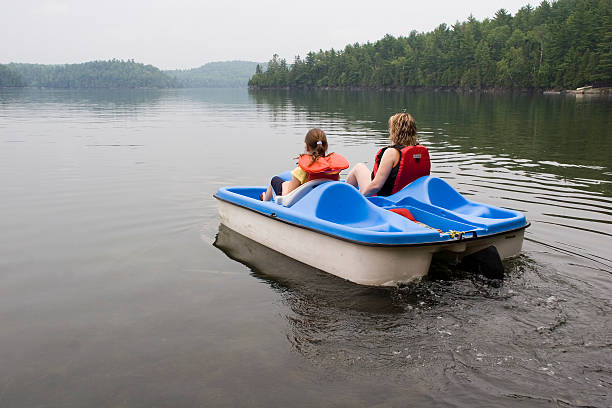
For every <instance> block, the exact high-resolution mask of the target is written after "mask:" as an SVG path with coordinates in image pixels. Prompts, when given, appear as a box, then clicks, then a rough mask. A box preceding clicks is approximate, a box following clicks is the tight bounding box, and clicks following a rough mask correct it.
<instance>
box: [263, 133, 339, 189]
mask: <svg viewBox="0 0 612 408" xmlns="http://www.w3.org/2000/svg"><path fill="white" fill-rule="evenodd" d="M304 144H305V149H306V152H307V153H306V154H302V155H300V157H299V160H298V166H297V167H296V168H295V169H293V171H292V172H291V180H288V181H285V180H284V179H282V178H281V177H279V176H274V177H273V178H272V180H271V181H270V185H269V186H268V189H267V190H266V191H265V192H264V193H261V196H260V199H261V200H263V201H269V200H271V199H272V196H273V193H274V194H276V195H286V194H289V193H290V192H292V191H293V190H295V189H296V188H298V187H299V186H301V185H302V184H304V183H305V182H307V181H310V180H315V179H319V178H326V179H330V180H339V178H340V171H342V170H344V169H346V168H348V166H349V164H348V161H347V160H346V159H345V158H344V157H343V156H341V155H339V154H337V153H330V154H328V155H327V156H326V155H325V153H326V152H327V136H325V132H323V131H322V130H321V129H318V128H315V129H310V130H309V131H308V133H306V137H305V138H304Z"/></svg>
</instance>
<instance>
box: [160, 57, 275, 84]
mask: <svg viewBox="0 0 612 408" xmlns="http://www.w3.org/2000/svg"><path fill="white" fill-rule="evenodd" d="M262 65H265V64H262ZM258 67H259V68H258ZM164 72H165V73H166V74H168V75H170V76H171V77H173V78H174V79H175V80H176V81H177V82H178V83H179V84H181V86H183V87H185V88H243V87H246V86H247V83H248V81H249V78H250V77H251V75H253V72H255V73H256V74H257V73H261V72H262V67H261V65H260V64H258V63H256V62H250V61H226V62H209V63H208V64H206V65H202V66H201V67H199V68H193V69H186V70H178V69H177V70H171V71H164Z"/></svg>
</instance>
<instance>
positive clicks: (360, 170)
mask: <svg viewBox="0 0 612 408" xmlns="http://www.w3.org/2000/svg"><path fill="white" fill-rule="evenodd" d="M371 181H372V179H371V173H370V169H368V166H366V165H365V164H363V163H357V164H356V165H355V167H353V168H352V169H351V171H349V174H348V176H346V182H347V183H349V184H350V185H352V186H354V187H356V188H357V189H359V190H361V189H363V188H365V186H367V185H369V184H370V182H371Z"/></svg>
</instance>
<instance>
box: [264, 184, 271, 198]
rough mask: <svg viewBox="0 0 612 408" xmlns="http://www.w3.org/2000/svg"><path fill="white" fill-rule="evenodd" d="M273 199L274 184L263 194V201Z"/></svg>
mask: <svg viewBox="0 0 612 408" xmlns="http://www.w3.org/2000/svg"><path fill="white" fill-rule="evenodd" d="M271 199H272V186H268V189H267V190H266V192H265V193H264V195H263V201H270V200H271Z"/></svg>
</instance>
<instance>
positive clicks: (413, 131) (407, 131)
mask: <svg viewBox="0 0 612 408" xmlns="http://www.w3.org/2000/svg"><path fill="white" fill-rule="evenodd" d="M389 131H390V136H389V139H391V143H393V144H398V145H402V146H415V145H417V144H419V139H418V138H417V126H416V123H415V121H414V118H413V117H412V115H411V114H409V113H396V114H395V115H393V116H391V117H390V118H389Z"/></svg>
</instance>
